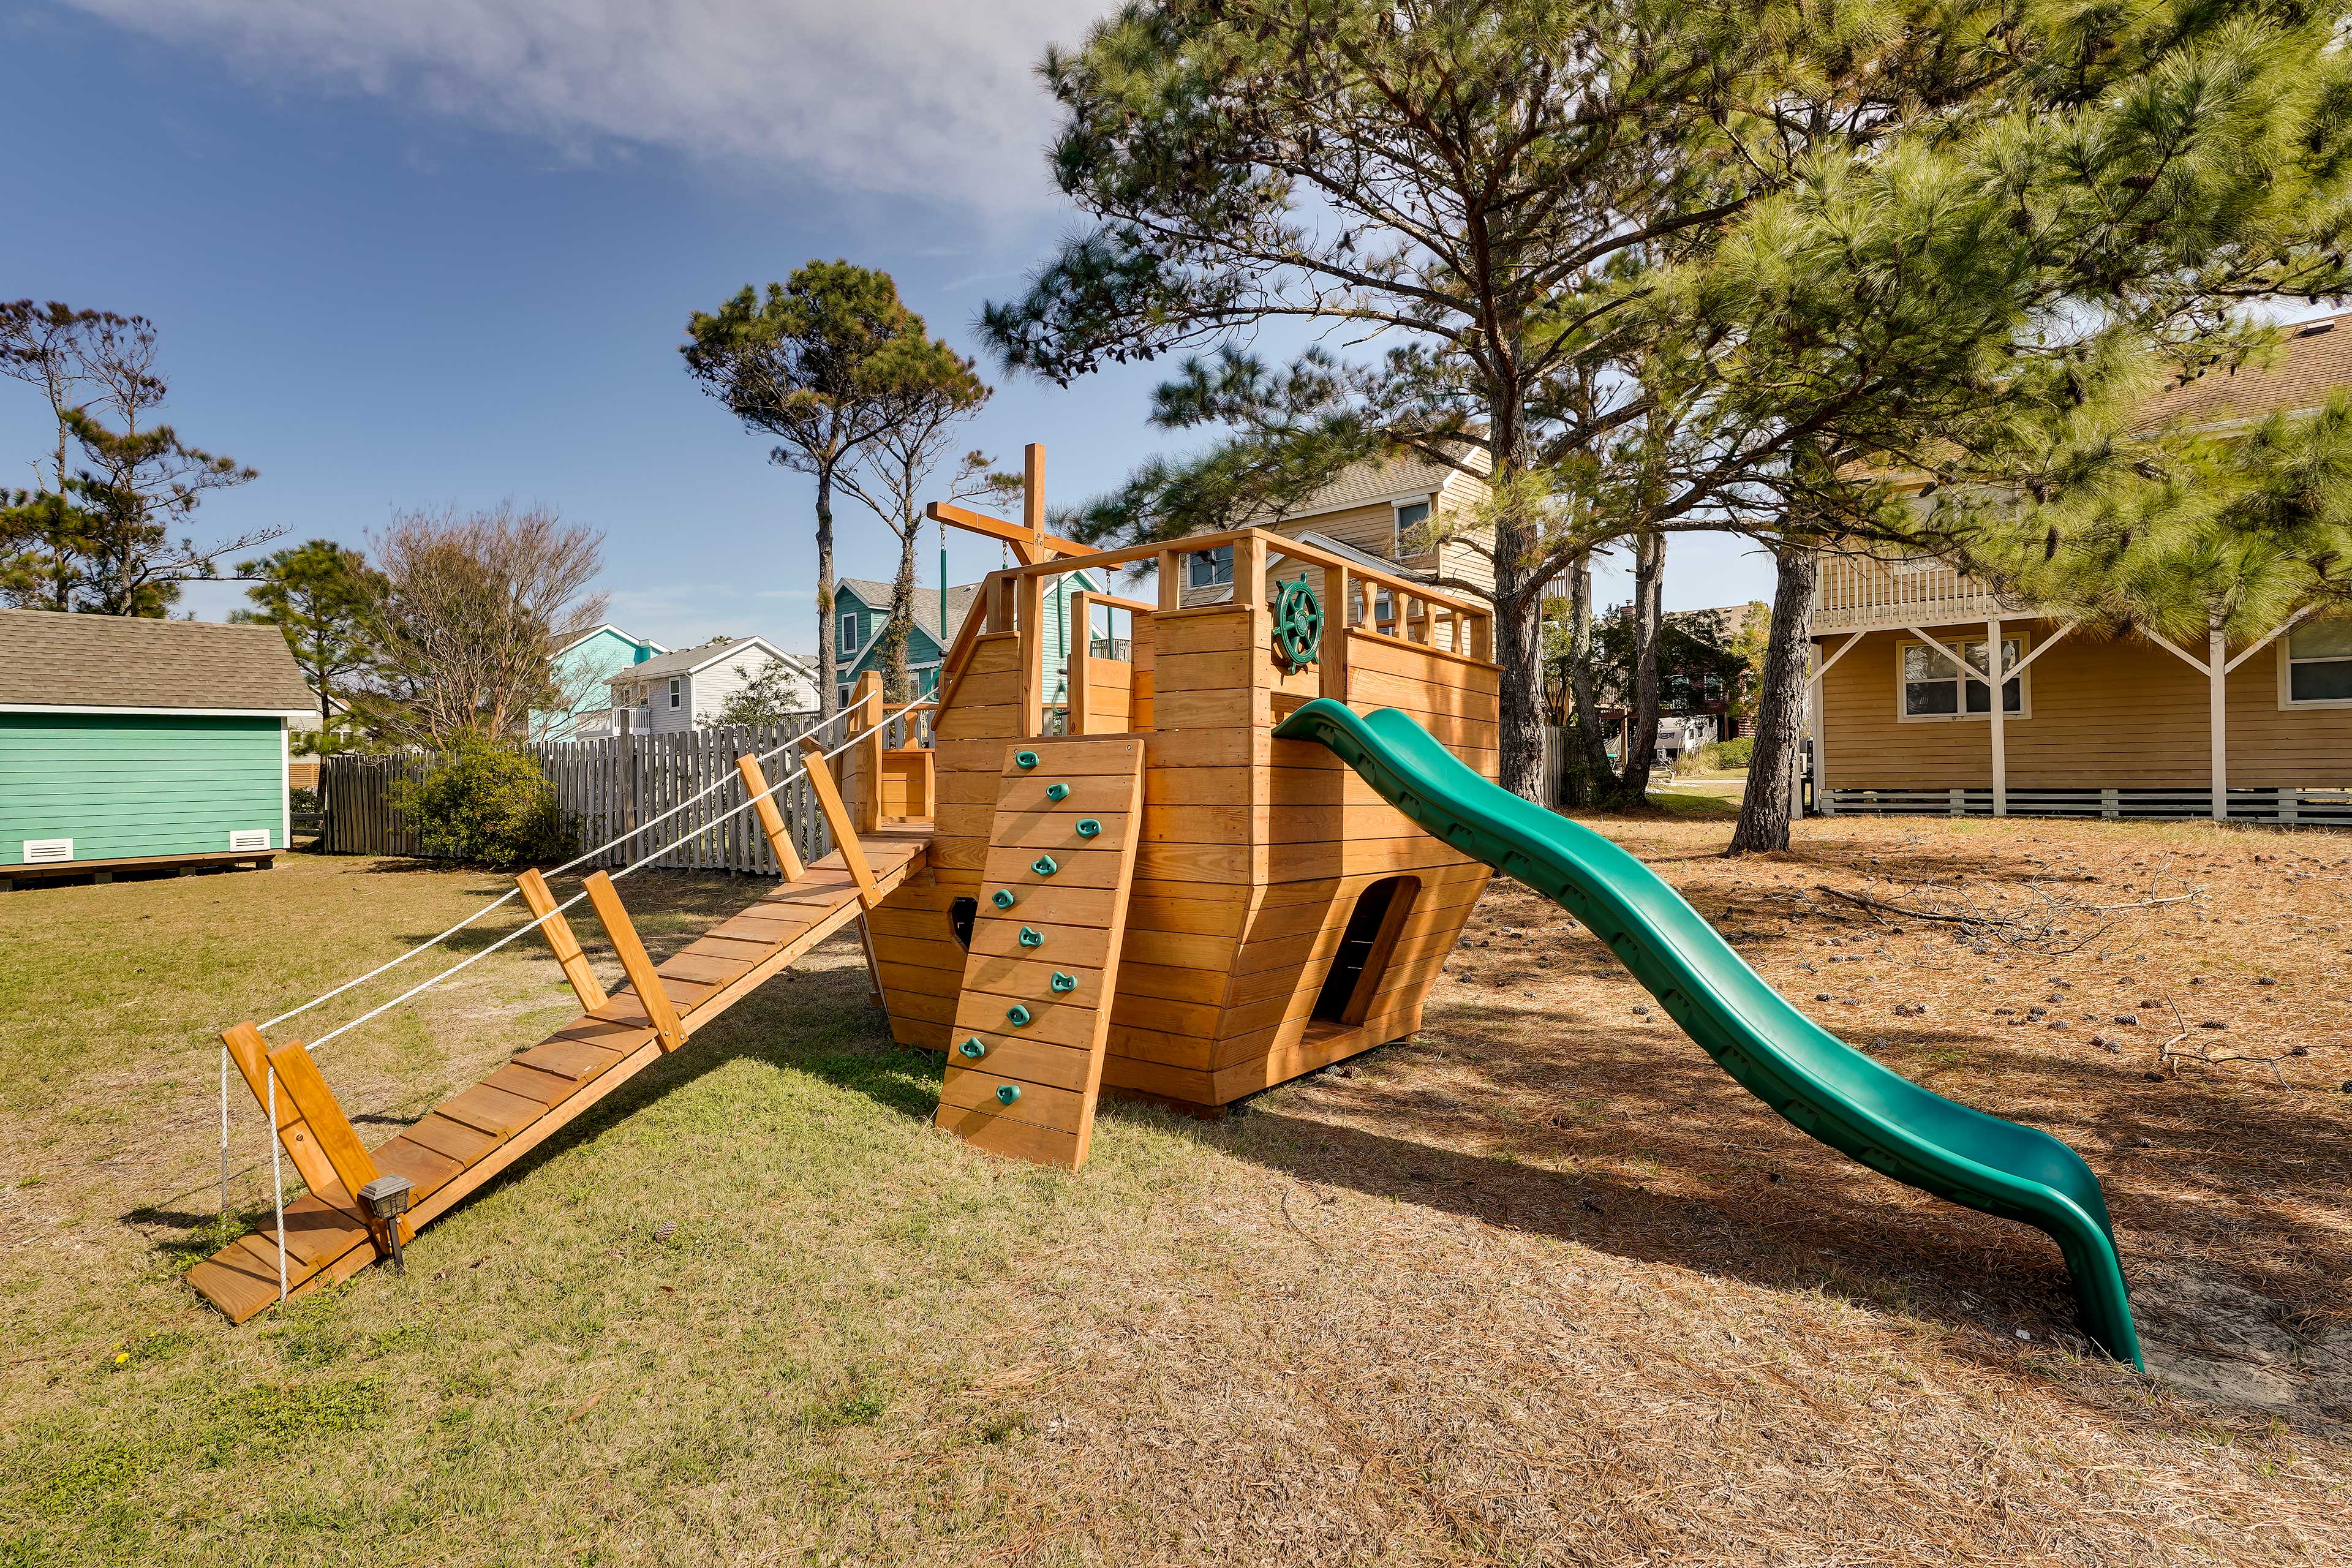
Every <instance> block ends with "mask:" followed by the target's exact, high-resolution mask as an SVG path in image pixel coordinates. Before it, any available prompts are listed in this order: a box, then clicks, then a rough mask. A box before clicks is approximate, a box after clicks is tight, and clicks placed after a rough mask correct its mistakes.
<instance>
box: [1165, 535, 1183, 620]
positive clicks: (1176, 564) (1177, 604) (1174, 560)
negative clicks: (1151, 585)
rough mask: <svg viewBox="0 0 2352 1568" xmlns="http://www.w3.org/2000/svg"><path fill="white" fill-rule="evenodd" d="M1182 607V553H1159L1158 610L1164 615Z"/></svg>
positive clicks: (1175, 551)
mask: <svg viewBox="0 0 2352 1568" xmlns="http://www.w3.org/2000/svg"><path fill="white" fill-rule="evenodd" d="M1183 607H1184V552H1182V551H1181V550H1163V551H1161V552H1160V610H1161V611H1162V612H1163V613H1164V612H1166V611H1169V610H1181V609H1182V608H1183Z"/></svg>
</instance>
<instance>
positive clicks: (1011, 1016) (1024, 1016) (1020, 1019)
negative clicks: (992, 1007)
mask: <svg viewBox="0 0 2352 1568" xmlns="http://www.w3.org/2000/svg"><path fill="white" fill-rule="evenodd" d="M1004 1016H1005V1018H1006V1020H1007V1021H1009V1022H1010V1023H1011V1024H1012V1026H1013V1027H1014V1028H1016V1029H1019V1028H1024V1027H1026V1026H1027V1025H1028V1022H1029V1009H1028V1008H1026V1007H1024V1006H1023V1005H1021V1004H1020V1003H1018V1002H1015V1003H1014V1004H1013V1005H1012V1006H1010V1007H1007V1008H1006V1009H1005V1010H1004Z"/></svg>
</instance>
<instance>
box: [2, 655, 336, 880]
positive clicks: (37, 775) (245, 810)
mask: <svg viewBox="0 0 2352 1568" xmlns="http://www.w3.org/2000/svg"><path fill="white" fill-rule="evenodd" d="M316 717H317V700H316V699H315V698H314V697H313V696H312V695H311V692H310V687H309V686H308V685H306V684H305V683H304V682H303V679H302V673H301V671H300V670H299V668H297V667H296V666H295V663H294V658H293V656H292V655H291V654H290V653H289V652H288V651H287V648H286V639H285V638H284V637H282V636H280V635H279V633H278V629H277V628H276V627H274V626H222V625H218V624H216V623H213V622H208V621H157V620H143V619H136V618H131V617H124V616H83V615H66V614H61V613H58V612H56V611H49V610H0V889H5V888H7V887H10V886H13V885H15V884H16V883H18V882H22V881H26V880H32V879H49V878H56V877H73V876H81V875H90V876H94V877H96V878H97V879H99V880H101V881H104V880H108V879H111V877H112V876H113V875H114V874H115V873H117V872H120V871H151V870H177V869H180V868H186V867H191V866H197V867H201V866H230V865H239V864H249V865H260V866H267V865H268V864H269V863H270V859H271V858H272V857H274V856H275V855H277V854H278V852H279V851H280V850H283V849H284V848H286V847H287V835H288V831H289V827H290V826H291V823H290V819H289V814H288V806H287V795H286V753H287V746H286V739H287V729H288V726H289V724H291V723H293V722H296V721H300V720H303V719H310V720H313V721H315V719H316Z"/></svg>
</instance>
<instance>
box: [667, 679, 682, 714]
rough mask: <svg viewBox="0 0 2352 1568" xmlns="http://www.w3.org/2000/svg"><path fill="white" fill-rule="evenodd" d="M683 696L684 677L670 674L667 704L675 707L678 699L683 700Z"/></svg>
mask: <svg viewBox="0 0 2352 1568" xmlns="http://www.w3.org/2000/svg"><path fill="white" fill-rule="evenodd" d="M685 697H686V677H684V676H682V675H673V676H671V677H670V678H669V705H670V706H671V707H673V708H675V707H677V705H678V704H679V702H680V701H682V700H684V699H685Z"/></svg>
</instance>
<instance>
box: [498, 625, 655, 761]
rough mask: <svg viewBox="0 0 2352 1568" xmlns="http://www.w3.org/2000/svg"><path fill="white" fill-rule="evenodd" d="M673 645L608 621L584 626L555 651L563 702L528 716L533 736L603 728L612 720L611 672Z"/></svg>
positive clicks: (575, 734) (555, 737)
mask: <svg viewBox="0 0 2352 1568" xmlns="http://www.w3.org/2000/svg"><path fill="white" fill-rule="evenodd" d="M667 652H669V649H667V648H666V647H662V645H661V644H659V643H657V642H656V641H654V640H653V639H652V638H651V637H634V636H632V635H630V634H629V633H627V632H625V631H623V630H622V629H621V628H620V627H618V626H613V625H611V624H610V623H607V624H605V625H604V626H598V627H596V628H595V629H594V630H593V631H587V632H583V633H582V634H581V635H580V636H579V637H574V638H573V639H572V641H571V642H569V643H566V644H565V645H564V646H563V647H562V648H561V649H559V650H558V651H557V653H556V655H555V685H556V689H557V690H559V691H561V692H562V694H563V701H564V706H563V707H562V708H559V709H555V710H552V711H550V712H545V713H533V714H532V715H531V716H530V734H531V739H532V740H534V741H569V740H573V739H576V738H579V737H580V736H582V734H583V731H584V732H593V733H596V734H604V733H606V732H608V731H610V729H611V726H612V707H613V693H612V680H613V677H614V676H616V675H618V674H620V673H621V672H622V671H623V670H625V669H626V668H629V667H630V666H631V665H633V664H643V663H645V662H646V660H647V659H649V658H657V657H659V656H660V655H662V654H666V653H667Z"/></svg>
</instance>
